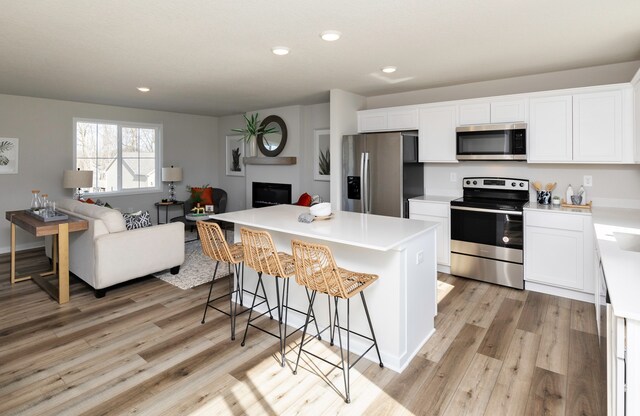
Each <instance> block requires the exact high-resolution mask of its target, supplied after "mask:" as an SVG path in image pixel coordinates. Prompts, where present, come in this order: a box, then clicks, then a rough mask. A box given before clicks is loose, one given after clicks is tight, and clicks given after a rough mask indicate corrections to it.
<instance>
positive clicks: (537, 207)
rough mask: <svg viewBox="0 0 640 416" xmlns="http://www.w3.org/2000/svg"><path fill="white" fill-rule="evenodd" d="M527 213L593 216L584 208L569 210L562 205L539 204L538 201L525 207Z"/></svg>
mask: <svg viewBox="0 0 640 416" xmlns="http://www.w3.org/2000/svg"><path fill="white" fill-rule="evenodd" d="M524 210H525V211H545V212H558V213H562V214H582V215H591V210H589V209H584V208H568V207H563V206H560V205H553V204H548V205H544V204H538V203H537V202H536V201H531V202H529V204H528V205H525V206H524Z"/></svg>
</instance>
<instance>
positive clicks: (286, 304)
mask: <svg viewBox="0 0 640 416" xmlns="http://www.w3.org/2000/svg"><path fill="white" fill-rule="evenodd" d="M282 286H283V287H282V302H283V305H282V310H283V312H284V337H283V338H282V367H284V363H285V358H284V357H285V353H286V349H287V321H288V318H289V279H286V280H285V282H284V284H283V285H282ZM285 291H286V294H285Z"/></svg>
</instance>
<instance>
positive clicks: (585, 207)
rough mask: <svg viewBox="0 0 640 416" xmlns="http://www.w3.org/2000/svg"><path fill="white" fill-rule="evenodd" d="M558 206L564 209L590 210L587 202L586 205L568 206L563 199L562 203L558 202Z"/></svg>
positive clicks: (589, 203) (589, 204)
mask: <svg viewBox="0 0 640 416" xmlns="http://www.w3.org/2000/svg"><path fill="white" fill-rule="evenodd" d="M560 206H561V207H564V208H580V209H591V201H589V202H587V203H586V204H582V205H579V204H569V203H567V202H566V201H565V200H564V199H563V200H562V201H560Z"/></svg>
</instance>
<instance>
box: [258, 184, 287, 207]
mask: <svg viewBox="0 0 640 416" xmlns="http://www.w3.org/2000/svg"><path fill="white" fill-rule="evenodd" d="M251 189H252V194H251V195H252V198H251V206H252V207H253V208H262V207H268V206H271V205H279V204H291V185H290V184H286V183H267V182H253V184H252V187H251Z"/></svg>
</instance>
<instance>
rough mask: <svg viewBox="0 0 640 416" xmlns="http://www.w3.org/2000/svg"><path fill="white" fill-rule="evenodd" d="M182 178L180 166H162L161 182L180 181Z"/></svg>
mask: <svg viewBox="0 0 640 416" xmlns="http://www.w3.org/2000/svg"><path fill="white" fill-rule="evenodd" d="M181 180H182V168H174V167H173V166H171V167H170V168H162V182H180V181H181Z"/></svg>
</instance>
